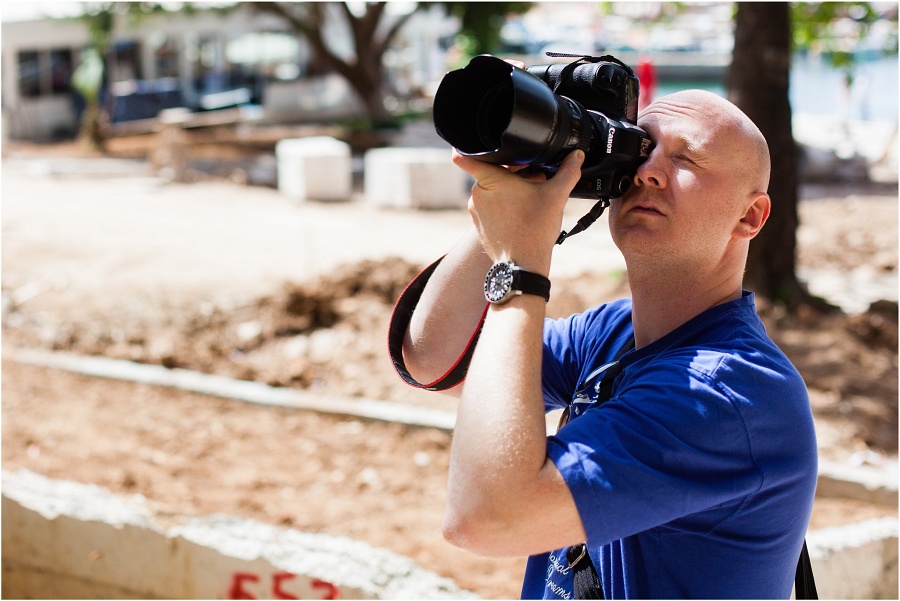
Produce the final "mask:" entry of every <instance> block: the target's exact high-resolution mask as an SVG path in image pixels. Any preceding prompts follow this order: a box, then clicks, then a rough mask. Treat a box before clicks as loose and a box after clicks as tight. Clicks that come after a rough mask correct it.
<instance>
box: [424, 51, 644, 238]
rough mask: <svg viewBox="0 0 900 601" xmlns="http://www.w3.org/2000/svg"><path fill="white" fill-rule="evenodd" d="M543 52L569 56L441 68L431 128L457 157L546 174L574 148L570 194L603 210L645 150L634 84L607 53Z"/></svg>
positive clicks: (488, 59) (485, 60)
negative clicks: (578, 161)
mask: <svg viewBox="0 0 900 601" xmlns="http://www.w3.org/2000/svg"><path fill="white" fill-rule="evenodd" d="M547 54H548V56H551V57H564V58H572V59H576V60H573V61H572V62H570V63H568V64H564V63H557V64H549V65H536V66H532V67H528V68H527V69H520V68H518V67H515V66H513V65H511V64H510V63H508V62H506V61H504V60H502V59H500V58H497V57H494V56H490V55H481V56H476V57H475V58H473V59H472V60H471V61H470V62H469V64H468V65H466V67H465V68H463V69H458V70H456V71H451V72H449V73H447V74H446V75H445V76H444V78H443V80H441V84H440V86H439V87H438V90H437V93H436V95H435V99H434V124H435V129H436V130H437V133H438V134H439V135H440V136H441V137H442V138H443V139H444V140H446V141H447V142H449V143H450V145H452V146H453V147H454V148H456V149H457V151H459V152H460V153H461V154H464V155H469V156H474V157H476V158H478V159H480V160H483V161H486V162H489V163H496V164H499V165H530V166H531V168H532V169H533V170H535V171H539V172H544V173H546V174H547V176H548V177H551V176H552V175H553V174H554V173H555V172H556V170H557V168H558V167H559V164H560V162H561V161H562V160H563V158H564V157H565V156H566V155H567V154H568V153H569V152H571V151H573V150H575V149H577V148H580V149H581V150H583V151H584V153H585V159H584V163H583V165H582V168H581V179H580V180H579V181H578V183H577V184H576V186H575V188H574V190H573V191H572V197H575V198H592V199H600V200H603V201H605V204H603V205H602V206H601V208H600V212H601V213H602V210H603V209H604V208H606V206H608V205H609V199H610V198H618V197H619V196H622V195H623V194H624V193H625V191H626V190H627V189H628V187H629V186H630V185H631V181H632V178H633V176H634V173H635V171H637V168H638V166H639V165H640V164H641V163H642V162H643V161H644V160H645V159H646V158H647V155H648V154H649V151H650V144H651V142H650V138H649V137H648V136H647V134H646V132H644V130H642V129H641V128H639V127H638V126H637V111H638V97H639V94H640V83H639V81H638V78H637V77H636V76H635V74H634V71H633V70H632V69H631V68H630V67H628V66H627V65H626V64H625V63H623V62H621V61H619V60H618V59H616V58H615V57H612V56H602V57H593V56H580V55H571V54H559V53H550V52H548V53H547ZM597 216H599V213H598V214H597ZM582 229H583V228H582ZM573 233H574V232H573Z"/></svg>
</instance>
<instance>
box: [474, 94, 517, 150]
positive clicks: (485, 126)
mask: <svg viewBox="0 0 900 601" xmlns="http://www.w3.org/2000/svg"><path fill="white" fill-rule="evenodd" d="M514 104H515V92H514V90H513V86H512V83H511V82H510V81H509V80H504V81H500V82H498V83H496V84H494V86H493V87H491V88H490V89H489V90H488V91H487V92H485V93H484V97H483V98H482V99H481V102H479V103H478V109H477V110H476V112H475V131H476V134H477V136H478V139H479V140H480V141H481V144H482V146H483V147H484V148H487V149H492V148H499V147H500V144H501V142H502V137H503V132H504V131H505V130H506V126H507V125H508V124H509V121H510V119H511V118H512V111H513V106H514Z"/></svg>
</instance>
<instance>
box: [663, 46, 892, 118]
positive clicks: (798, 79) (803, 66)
mask: <svg viewBox="0 0 900 601" xmlns="http://www.w3.org/2000/svg"><path fill="white" fill-rule="evenodd" d="M854 77H855V80H854V82H853V86H852V87H851V88H850V89H849V91H848V89H847V87H846V86H845V84H844V75H843V73H842V72H841V71H839V70H837V69H834V68H832V67H830V66H828V65H827V63H825V62H824V61H822V60H815V59H807V58H803V57H799V56H798V57H795V58H794V63H793V65H792V68H791V81H790V89H789V94H790V98H791V110H792V111H793V112H794V113H808V114H813V115H838V116H846V117H849V118H850V119H861V120H865V121H887V122H894V121H896V120H897V116H898V100H897V98H898V61H897V56H892V57H888V58H883V59H879V60H872V61H867V62H860V63H859V64H858V65H857V67H856V70H855V72H854ZM688 88H700V89H704V90H709V91H711V92H715V93H716V94H720V95H722V96H724V95H725V86H724V84H722V83H717V82H710V81H681V82H661V83H660V84H659V86H658V87H657V91H656V97H657V98H659V97H661V96H664V95H665V94H670V93H672V92H676V91H678V90H684V89H688Z"/></svg>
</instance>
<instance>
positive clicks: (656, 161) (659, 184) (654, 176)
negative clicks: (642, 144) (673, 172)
mask: <svg viewBox="0 0 900 601" xmlns="http://www.w3.org/2000/svg"><path fill="white" fill-rule="evenodd" d="M667 183H668V178H667V177H666V172H665V169H664V166H663V165H662V157H660V155H659V152H658V150H657V149H653V150H652V151H651V152H650V156H649V157H647V160H646V161H644V162H643V163H641V165H640V166H639V167H638V169H637V171H636V172H635V174H634V185H635V186H638V187H640V186H651V187H654V188H665V187H666V184H667Z"/></svg>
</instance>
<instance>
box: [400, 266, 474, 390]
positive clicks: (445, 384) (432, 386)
mask: <svg viewBox="0 0 900 601" xmlns="http://www.w3.org/2000/svg"><path fill="white" fill-rule="evenodd" d="M443 259H444V257H441V258H440V259H438V260H437V261H435V262H434V263H432V264H431V265H429V266H428V267H426V268H425V269H424V270H422V272H421V273H420V274H419V275H417V276H416V277H415V279H413V281H412V282H410V283H409V284H408V285H407V286H406V289H405V290H403V293H402V294H401V295H400V298H399V299H397V304H395V305H394V311H393V313H392V314H391V323H390V326H389V327H388V354H390V356H391V363H393V365H394V369H395V370H397V374H399V376H400V377H401V378H402V379H403V381H404V382H406V383H407V384H409V385H410V386H413V387H414V388H422V389H424V390H437V391H440V390H448V389H450V388H453V387H454V386H456V385H457V384H459V383H460V382H462V381H463V380H465V378H466V372H467V371H468V370H469V363H470V362H471V361H472V354H473V353H474V352H475V344H476V343H477V342H478V336H479V335H480V334H481V327H482V326H483V325H484V318H485V316H486V315H487V310H488V306H489V304H488V303H485V307H484V311H483V312H482V313H481V319H480V320H479V321H478V327H476V328H475V331H474V332H473V333H472V336H471V337H470V338H469V342H468V344H467V345H466V348H465V350H464V351H463V353H462V354H461V355H460V356H459V358H458V359H457V360H456V362H455V363H454V364H453V365H452V366H451V367H450V369H449V370H448V371H447V372H446V373H445V374H444V375H443V376H441V377H440V378H438V379H437V380H435V381H434V382H430V383H428V384H423V383H422V382H419V381H417V380H416V379H415V378H413V377H412V375H410V373H409V371H408V370H407V369H406V363H405V362H404V361H403V336H404V335H405V334H406V330H407V328H408V327H409V322H410V320H411V319H412V314H413V311H414V310H415V308H416V305H418V304H419V299H421V298H422V291H423V290H425V285H426V284H427V283H428V280H429V279H430V278H431V276H432V274H433V273H434V270H435V269H436V268H437V266H438V265H439V264H440V262H441V261H442V260H443Z"/></svg>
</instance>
